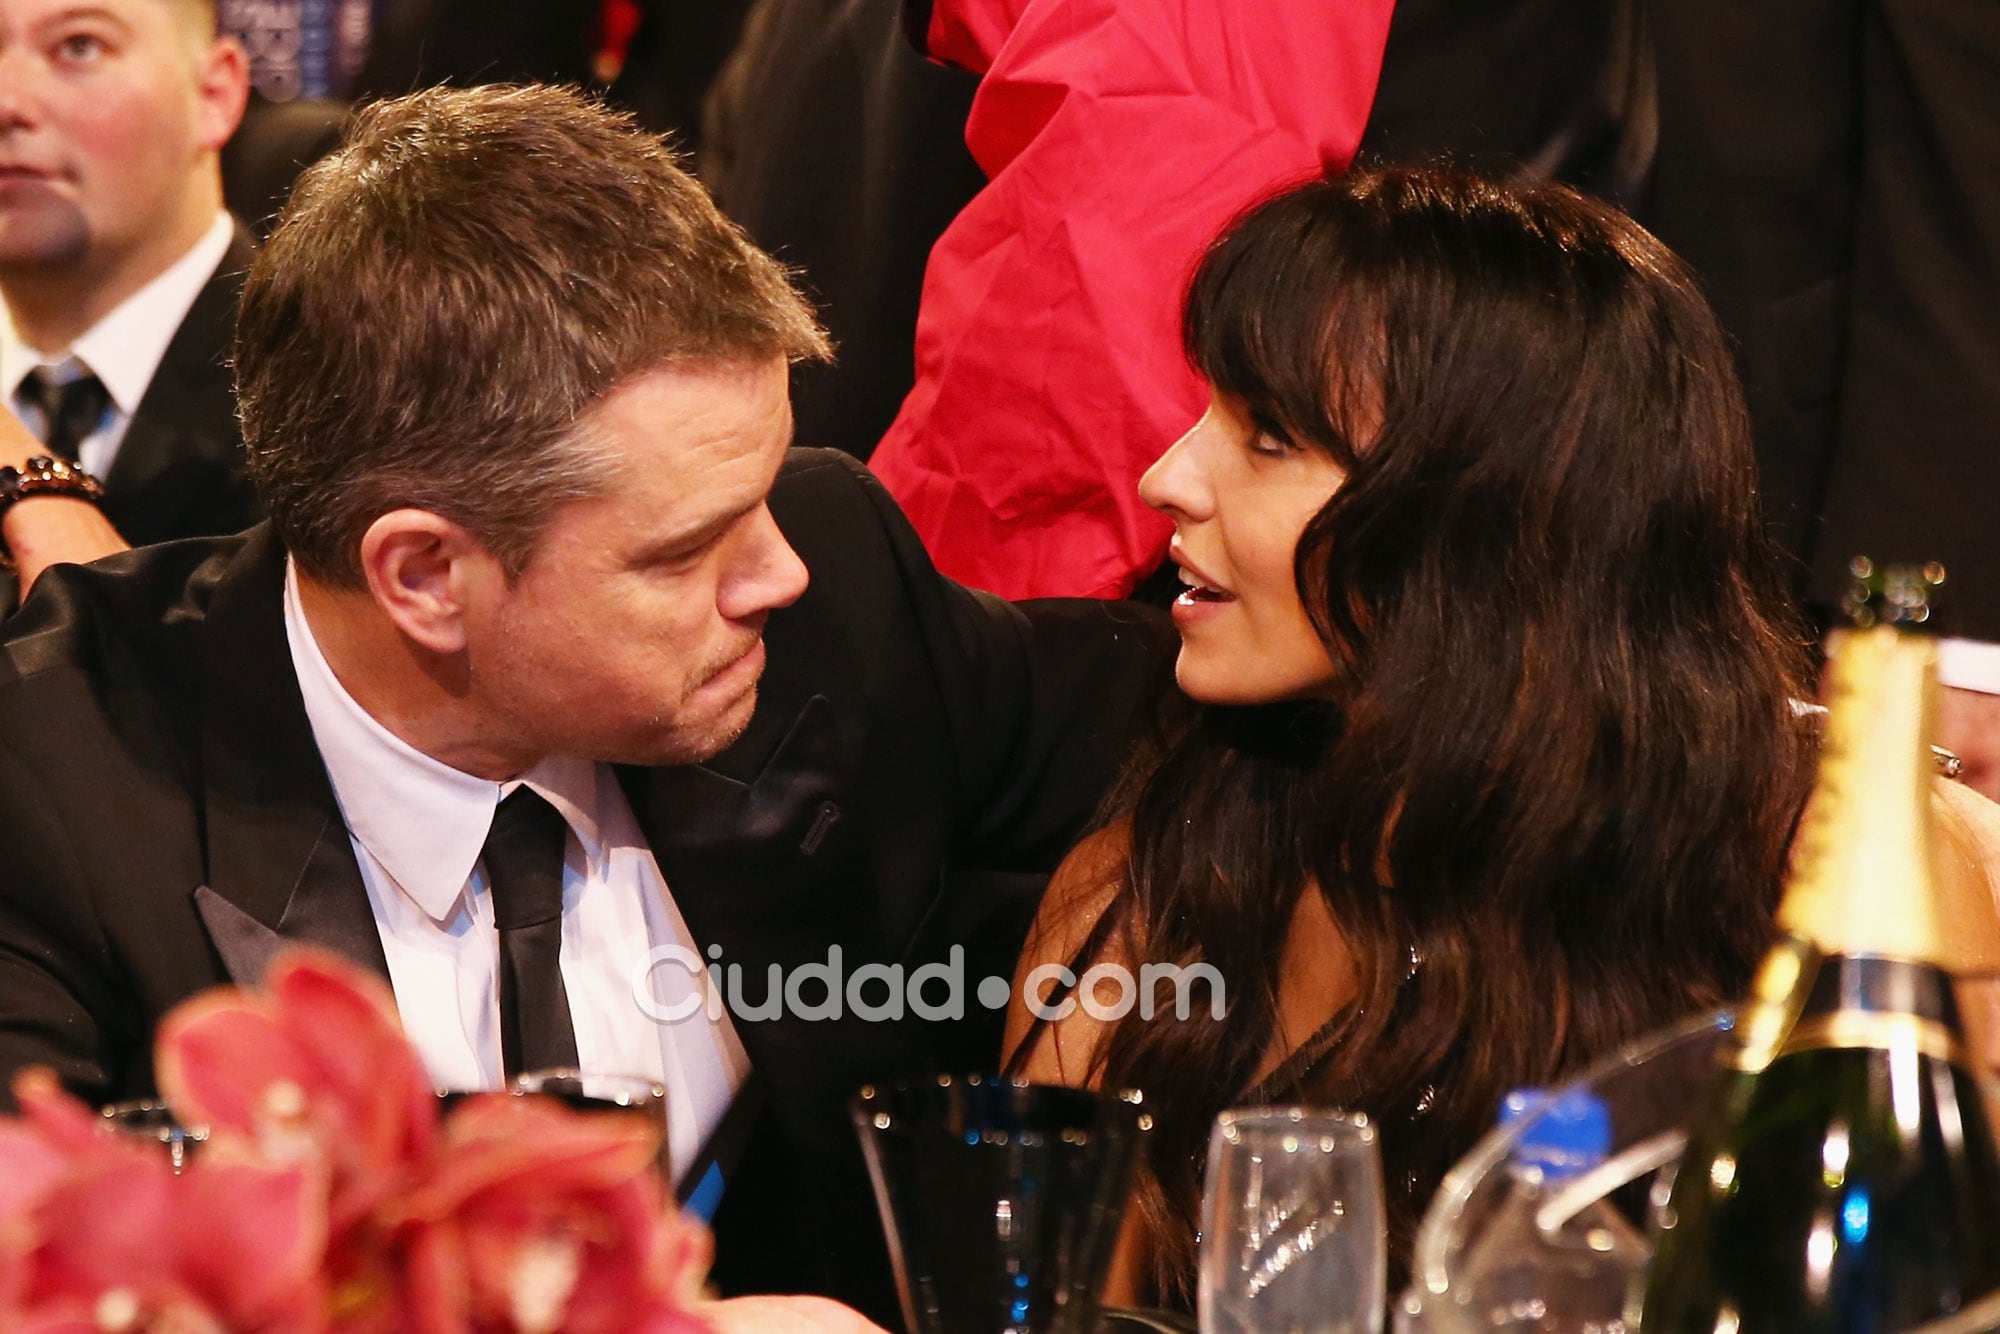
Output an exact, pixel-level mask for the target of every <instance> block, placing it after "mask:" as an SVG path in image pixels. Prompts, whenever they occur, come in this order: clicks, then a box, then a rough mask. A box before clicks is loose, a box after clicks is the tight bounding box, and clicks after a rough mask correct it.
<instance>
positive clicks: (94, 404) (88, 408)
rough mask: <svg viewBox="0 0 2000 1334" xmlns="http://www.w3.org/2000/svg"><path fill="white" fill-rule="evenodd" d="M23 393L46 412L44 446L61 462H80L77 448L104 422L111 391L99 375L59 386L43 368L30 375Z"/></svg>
mask: <svg viewBox="0 0 2000 1334" xmlns="http://www.w3.org/2000/svg"><path fill="white" fill-rule="evenodd" d="M21 392H22V393H23V394H24V395H26V396H27V399H28V401H29V402H31V403H33V404H34V405H35V406H36V407H38V408H40V409H41V410H42V422H43V426H42V443H43V444H44V445H46V446H47V447H48V451H49V453H51V454H53V455H55V456H56V457H57V458H59V459H68V460H69V461H70V462H71V463H75V462H76V460H77V447H78V446H80V445H81V444H82V443H83V441H84V438H85V437H86V436H88V435H89V434H90V433H91V432H92V431H95V430H96V429H97V426H98V423H100V422H102V421H103V420H104V410H105V409H106V408H107V407H109V406H111V391H110V390H108V389H106V388H105V387H104V381H102V380H100V379H98V378H97V377H96V376H95V375H90V374H87V373H86V374H84V375H79V376H77V377H76V378H75V379H73V380H65V381H63V382H62V383H60V384H58V383H56V381H55V380H54V379H53V378H52V377H50V376H49V375H47V374H46V373H44V372H43V371H42V370H41V369H40V368H37V369H36V370H34V371H32V372H30V373H29V375H28V378H27V380H26V382H24V383H23V384H22V386H21Z"/></svg>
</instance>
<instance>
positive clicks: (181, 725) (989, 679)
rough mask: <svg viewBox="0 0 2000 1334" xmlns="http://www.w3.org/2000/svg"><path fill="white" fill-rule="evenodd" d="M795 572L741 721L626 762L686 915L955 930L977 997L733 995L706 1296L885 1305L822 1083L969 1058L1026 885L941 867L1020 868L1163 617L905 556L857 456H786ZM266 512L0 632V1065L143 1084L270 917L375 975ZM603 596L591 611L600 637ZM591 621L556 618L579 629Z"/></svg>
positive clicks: (934, 935)
mask: <svg viewBox="0 0 2000 1334" xmlns="http://www.w3.org/2000/svg"><path fill="white" fill-rule="evenodd" d="M771 507H772V510H773V513H774V514H775V515H776V516H777V519H778V522H779V524H780V526H781V527H782V528H783V529H784V531H785V533H786V535H787V537H788V538H789V539H790V540H791V542H792V543H793V545H794V546H795V547H796V548H797V550H798V551H799V554H800V555H801V557H802V558H803V559H804V560H805V563H806V565H807V568H808V569H809V570H810V571H811V572H812V579H813V582H812V586H811V587H810V588H809V589H808V590H807V592H806V593H805V595H804V596H803V597H802V598H801V599H800V601H799V602H798V603H797V604H796V605H794V606H792V607H790V608H787V609H784V610H781V611H778V612H775V613H773V615H772V617H771V619H770V621H769V624H768V626H767V629H766V639H767V644H768V649H769V667H768V669H767V671H766V674H765V676H764V680H763V684H762V686H761V688H760V694H759V700H758V706H757V710H756V713H755V716H754V718H753V720H752V722H751V723H750V726H749V728H748V730H747V731H746V732H745V734H744V735H743V737H742V738H741V739H740V740H739V741H738V742H737V743H736V744H735V745H734V746H732V747H731V748H730V749H729V750H728V751H726V752H725V753H724V754H722V755H721V756H719V757H718V758H717V759H715V760H714V761H712V762H711V763H709V764H706V765H701V766H686V767H681V768H673V769H653V770H632V771H629V772H626V773H625V774H624V775H623V777H624V780H625V788H626V792H627V795H628V797H629V799H630V801H631V805H632V808H633V812H634V814H635V815H636V816H637V818H638V821H639V824H640V826H641V827H642V828H643V829H644V830H645V831H646V833H647V837H648V839H649V841H650V843H651V846H652V849H653V852H654V854H655V856H656V857H657V859H658V861H659V863H660V867H661V869H662V871H663V872H664V874H665V877H666V881H667V884H668V886H669V888H670V891H671V893H672V895H673V897H674V900H675V902H676V904H677V905H678V907H679V908H680V910H681V912H682V914H683V915H684V916H685V918H686V920H687V922H688V924H689V926H690V928H691V929H692V931H693V933H694V936H695V938H696V939H697V940H698V941H700V942H701V943H702V944H703V945H704V946H705V947H706V946H720V947H721V948H722V951H723V954H722V960H723V961H724V962H725V963H740V964H741V965H743V968H744V970H745V976H746V981H747V993H748V995H749V996H750V997H751V998H752V999H753V1001H754V999H755V998H757V997H761V996H762V994H763V980H764V977H765V972H766V970H767V968H768V967H769V966H770V965H772V964H776V965H778V966H780V967H781V968H784V969H786V970H790V969H793V968H796V967H797V966H799V965H801V964H806V963H813V962H821V963H823V962H824V961H825V960H826V958H827V952H828V948H829V946H832V945H836V944H837V945H839V946H840V947H841V950H842V954H843V965H844V968H845V969H846V970H847V971H848V972H849V973H851V972H852V970H853V969H854V968H856V967H858V966H859V965H861V964H863V963H868V962H878V963H886V964H893V963H902V964H904V965H906V967H912V968H913V967H915V966H917V965H920V964H922V963H925V962H928V961H932V960H942V959H946V958H947V957H948V954H949V951H950V949H951V947H952V946H953V945H964V946H965V947H966V951H967V954H968V956H969V959H968V963H967V968H966V982H965V995H966V1006H967V1011H968V1016H969V1017H979V1018H983V1019H985V1020H986V1022H984V1023H967V1024H927V1023H923V1022H919V1021H916V1020H914V1019H910V1020H908V1021H906V1022H903V1023H868V1022H863V1021H861V1020H859V1019H857V1018H856V1017H854V1016H852V1015H851V1014H850V1015H848V1016H846V1017H845V1018H843V1019H841V1020H835V1021H828V1022H818V1023H815V1022H810V1021H806V1020H802V1019H796V1018H791V1017H787V1018H782V1019H779V1020H776V1021H770V1022H744V1021H742V1020H741V1019H739V1020H738V1024H737V1027H738V1031H739V1033H740V1034H741V1036H742V1039H743V1043H744V1046H745V1048H746V1049H747V1051H748V1052H749V1055H750V1059H751V1062H752V1065H753V1067H754V1068H755V1072H756V1078H757V1079H758V1080H759V1081H760V1083H761V1084H762V1086H763V1088H764V1090H765V1091H766V1093H767V1095H768V1096H767V1100H766V1106H767V1107H768V1115H767V1117H766V1123H765V1124H764V1125H763V1126H761V1127H760V1129H759V1130H758V1132H757V1134H756V1136H755V1139H754V1141H753V1143H752V1145H751V1147H750V1149H749V1151H748V1154H747V1157H746V1165H745V1167H744V1169H743V1170H742V1171H741V1172H740V1173H739V1174H738V1175H737V1176H736V1178H735V1179H734V1181H733V1182H732V1184H731V1186H730V1189H729V1191H728V1194H727V1195H726V1196H725V1199H724V1203H723V1209H722V1213H721V1215H720V1216H719V1217H718V1219H717V1222H716V1227H717V1241H718V1251H719V1263H718V1267H717V1271H716V1273H717V1281H718V1282H719V1283H720V1284H721V1286H722V1287H723V1288H724V1290H725V1291H743V1290H792V1291H818V1292H826V1293H830V1294H832V1295H836V1296H840V1297H842V1298H844V1299H847V1300H850V1301H853V1302H855V1303H857V1304H858V1305H860V1306H862V1307H863V1308H864V1309H867V1310H869V1311H871V1312H873V1313H875V1314H877V1315H880V1316H883V1317H885V1318H892V1317H890V1313H891V1312H892V1311H893V1301H892V1299H891V1297H890V1292H889V1287H888V1276H887V1272H886V1265H885V1262H884V1256H883V1252H882V1243H881V1239H880V1234H879V1231H878V1229H877V1227H876V1225H875V1222H874V1217H873V1207H872V1203H871V1201H870V1199H869V1196H868V1194H867V1190H866V1187H865V1181H864V1178H863V1175H862V1171H861V1165H860V1160H859V1154H858V1151H857V1149H856V1146H855V1142H854V1136H853V1134H852V1131H851V1130H850V1129H849V1127H848V1125H847V1123H846V1118H845V1113H844V1110H843V1107H844V1101H845V1099H846V1098H847V1097H848V1096H850V1095H851V1094H852V1093H853V1092H854V1090H855V1089H856V1088H857V1087H858V1086H859V1085H861V1084H862V1083H864V1082H867V1081H870V1080H880V1079H886V1078H892V1077H895V1076H897V1075H901V1074H908V1073H920V1072H926V1071H935V1070H944V1069H977V1068H990V1067H991V1066H992V1065H993V1064H994V1063H995V1062H996V1059H997V1055H998V1021H999V1018H1000V1016H999V1015H998V1014H988V1013H987V1012H985V1011H983V1010H982V1009H981V1008H980V1006H979V1004H978V1002H977V1000H976V999H975V997H974V993H975V992H976V990H977V985H978V982H979V980H980V978H982V977H984V976H986V975H987V974H988V973H996V972H997V973H1000V974H1003V975H1006V974H1009V973H1010V971H1011V967H1012V964H1013V961H1014V957H1015V954H1016V952H1017V950H1018V947H1019V944H1020V940H1021V936H1022V934H1023V931H1024V930H1025V925H1026V921H1027V916H1028V914H1029V913H1031V912H1032V909H1033V906H1034V904H1033V898H1032V895H1020V896H1014V897H1006V896H997V895H993V894H990V893H967V892H964V888H965V885H966V883H967V882H966V880H965V879H964V878H963V877H962V876H961V874H960V873H961V872H962V871H968V870H972V869H987V870H997V871H1030V870H1040V871H1046V869H1048V868H1049V867H1050V866H1052V865H1053V864H1054V862H1055V861H1056V860H1057V859H1059V858H1060V856H1061V855H1062V853H1063V852H1064V851H1065V850H1066V849H1067V847H1068V846H1069V845H1070V843H1071V841H1072V840H1073V839H1074V838H1075V836H1076V835H1077V833H1078V831H1079V828H1080V826H1081V825H1082V823H1083V822H1084V821H1085V819H1086V818H1087V816H1088V814H1089V812H1090V810H1091V808H1092V806H1093V804H1094V802H1095V801H1096V799H1097V797H1098V794H1099V793H1100V791H1101V790H1102V788H1103V787H1104V785H1105V783H1106V781H1107V780H1108V778H1109V776H1110V774H1111V773H1112V771H1113V768H1114V767H1115V765H1116V764H1117V762H1118V760H1119V758H1120V756H1121V754H1122V751H1123V749H1124V740H1125V735H1126V730H1127V720H1128V719H1130V718H1132V717H1133V716H1135V715H1136V714H1137V713H1138V712H1139V708H1138V706H1139V704H1140V702H1141V701H1143V700H1145V699H1147V698H1148V697H1150V696H1151V695H1152V694H1153V693H1154V691H1155V690H1156V689H1157V686H1158V683H1159V676H1158V669H1159V668H1160V667H1161V666H1162V665H1163V664H1164V662H1165V659H1166V652H1167V649H1168V646H1169V644H1170V643H1171V636H1170V634H1168V633H1167V632H1166V631H1165V628H1164V626H1163V625H1162V624H1161V623H1160V622H1159V621H1157V620H1151V619H1145V620H1142V619H1139V614H1138V613H1136V612H1134V611H1131V610H1128V609H1125V608H1121V607H1116V606H1107V605H1105V604H1098V603H1053V604H1040V605H1035V604H1030V605H1028V606H1027V607H1025V608H1016V607H1013V606H1009V605H1008V604H1005V603H1001V602H999V601H997V600H995V599H991V598H987V597H985V596H984V595H979V594H973V593H969V592H967V591H965V590H963V589H960V588H957V587H956V586H954V585H950V584H948V583H947V582H945V581H944V580H942V579H941V578H939V577H938V576H937V575H936V573H935V571H934V570H932V568H931V566H930V564H929V561H928V559H927V558H926V557H925V556H924V554H923V551H922V549H921V547H920V546H919V545H918V543H917V541H916V539H915V537H914V535H913V534H912V533H911V532H910V530H909V528H908V526H907V524H906V523H905V522H904V521H903V519H902V517H901V515H900V514H899V513H898V512H897V511H896V510H895V508H894V505H893V503H892V502H890V501H889V500H888V498H887V496H886V494H885V493H884V492H882V490H881V488H880V487H879V485H878V484H876V483H875V482H874V481H873V480H872V479H871V478H870V477H869V476H868V475H867V473H866V472H865V470H863V469H861V468H860V467H859V465H857V464H855V463H853V462H852V461H851V460H848V459H846V458H845V457H844V456H841V455H837V454H832V453H826V452H821V451H797V452H795V453H794V455H793V457H792V459H791V460H790V461H789V462H788V464H787V466H786V469H785V471H784V473H783V475H782V476H781V477H780V479H779V482H778V485H777V488H776V490H775V491H774V493H773V495H772V499H771ZM283 564H284V563H283V557H282V552H281V550H280V548H279V546H278V544H277V543H276V541H275V540H274V538H273V535H272V534H271V532H270V531H269V530H268V529H257V530H254V531H253V532H252V533H250V534H248V535H247V536H245V537H242V538H236V539H224V540H213V541H197V542H185V543H176V544H171V545H168V546H164V547H158V548H154V549H151V550H147V551H141V552H135V553H131V554H129V555H126V556H121V557H116V558H113V559H112V560H110V561H107V562H102V563H100V564H98V565H93V566H90V567H63V568H59V569H57V570H55V571H53V572H52V573H51V574H50V575H49V576H47V577H46V579H45V581H44V583H43V585H41V586H38V588H37V590H36V594H35V597H34V598H33V599H32V600H31V602H30V604H29V606H28V607H27V608H25V609H24V610H23V612H22V614H21V615H20V616H19V617H17V618H16V619H15V621H14V622H13V623H12V624H11V625H10V626H9V627H8V631H7V635H6V637H5V640H4V643H0V820H4V821H5V822H6V825H7V830H8V832H7V836H6V838H5V839H4V840H0V1075H10V1074H11V1073H12V1072H13V1071H14V1070H16V1069H18V1068H19V1067H21V1066H22V1065H25V1064H29V1063H35V1062H41V1063H47V1064H50V1065H53V1066H54V1067H55V1068H56V1069H57V1071H58V1073H59V1074H60V1075H61V1076H62V1078H63V1079H64V1080H65V1082H66V1083H68V1084H69V1085H71V1086H72V1087H74V1088H76V1089H78V1090H79V1091H81V1092H82V1093H83V1095H84V1096H86V1097H89V1098H94V1099H100V1100H109V1099H112V1098H121V1097H128V1096H133V1095H136V1094H140V1093H143V1092H146V1091H147V1090H148V1089H150V1087H151V1070H150V1066H149V1057H148V1042H149V1035H150V1031H151V1028H152V1026H153V1024H154V1023H155V1021H156V1020H157V1019H158V1018H159V1016H160V1015H161V1013H162V1012H163V1011H165V1010H166V1009H167V1008H168V1007H170V1006H172V1005H173V1004H174V1003H176V1002H177V1001H179V1000H182V999H184V998H185V997H186V996H188V995H189V994H191V993H193V992H195V991H198V990H200V989H202V988H205V987H208V986H211V985H214V984H216V983H219V982H224V981H228V980H232V979H234V980H238V981H245V980H251V979H254V977H255V976H256V975H257V973H258V972H259V970H260V969H261V967H262V966H263V964H264V963H265V962H267V961H268V959H269V957H270V956H271V954H272V953H273V952H274V951H275V949H276V948H277V947H278V946H280V945H281V944H282V943H283V942H285V941H287V940H300V941H313V942H318V943H320V944H323V945H328V946H331V947H333V948H335V949H338V950H341V951H342V952H343V953H346V954H348V955H349V956H351V957H354V958H356V959H359V960H361V961H363V962H364V963H366V964H368V965H370V966H372V967H373V968H375V969H376V970H377V971H378V972H381V971H385V969H384V964H383V958H382V950H381V944H380V940H379V937H378V935H377V932H376V928H375V925H374V922H373V919H372V917H371V915H370V910H369V906H368V900H367V898H366V895H365V892H364V890H363V887H362V884H361V880H360V877H359V872H358V870H357V867H356V863H355V860H354V856H353V851H352V847H351V844H350V842H349V838H348V835H347V831H346V830H345V828H344V827H343V826H342V824H341V822H340V818H339V812H338V809H337V807H336V805H335V802H334V798H333V795H332V791H331V788H330V786H329V783H328V779H327V776H326V773H325V770H324V767H323V766H322V764H321V763H320V760H319V756H318V752H317V751H316V749H315V748H314V744H313V740H312V735H311V731H310V727H309V724H308V723H307V720H306V716H305V713H304V708H303V705H302V703H301V700H300V696H299V691H298V687H297V683H296V680H295V679H294V677H293V675H292V672H291V668H290V660H289V657H288V653H287V649H286V642H285V637H284V630H283V624H282V617H281V604H280V590H281V586H282V579H283ZM615 632H616V629H615V627H607V628H606V633H615ZM587 649H588V646H582V650H583V651H587Z"/></svg>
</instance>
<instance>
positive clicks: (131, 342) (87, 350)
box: [0, 213, 236, 417]
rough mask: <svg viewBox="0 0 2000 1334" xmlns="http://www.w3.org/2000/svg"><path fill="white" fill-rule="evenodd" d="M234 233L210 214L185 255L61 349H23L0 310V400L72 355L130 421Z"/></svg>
mask: <svg viewBox="0 0 2000 1334" xmlns="http://www.w3.org/2000/svg"><path fill="white" fill-rule="evenodd" d="M235 232H236V222H235V220H234V219H233V218H231V217H230V216H229V214H227V213H218V214H216V215H215V221H214V222H212V223H210V224H209V228H208V230H207V231H206V232H204V233H203V234H202V237H201V239H200V240H199V241H196V242H195V243H194V245H193V246H192V247H191V248H190V249H189V250H188V251H187V253H186V254H184V255H182V256H181V257H180V258H179V259H177V260H175V261H174V262H173V263H172V264H170V265H168V266H167V267H166V268H165V269H163V270H161V271H160V273H159V274H157V275H156V276H155V277H154V278H153V280H152V281H151V282H149V283H147V284H146V285H145V286H144V287H142V288H140V289H139V290H138V291H136V292H134V293H133V294H132V295H131V296H128V297H126V298H125V299H124V300H123V301H121V302H119V303H118V304H117V305H116V306H114V307H112V309H111V310H110V311H109V312H107V313H106V314H105V316H104V318H103V319H101V320H99V321H98V322H97V323H95V324H93V325H91V326H90V328H88V329H86V330H84V332H83V333H82V335H81V336H79V337H78V338H77V340H76V341H75V342H74V343H72V344H70V346H69V347H68V348H66V349H64V348H56V349H39V348H31V347H29V346H28V345H27V344H26V343H24V342H22V341H21V337H20V335H19V334H17V333H16V332H15V331H14V322H13V320H12V319H9V318H5V317H4V316H5V312H4V310H0V397H6V396H10V395H12V394H13V393H14V392H15V391H16V390H17V389H19V388H20V384H21V381H22V380H23V379H25V378H26V377H27V375H28V372H29V371H32V370H34V369H35V367H37V366H51V365H56V364H58V363H60V362H61V361H63V360H64V359H65V358H66V357H71V356H73V357H76V358H77V359H78V360H80V361H82V362H83V364H84V365H86V366H88V367H89V368H90V369H91V371H92V372H93V373H94V374H95V375H96V376H97V378H98V379H100V380H102V381H103V382H104V387H105V389H106V390H107V391H108V392H109V393H110V395H111V401H112V403H113V404H115V405H116V406H117V408H118V411H120V412H121V413H124V414H125V415H126V416H128V417H129V416H131V415H132V413H133V412H135V411H137V410H138V407H139V400H140V399H141V398H143V397H144V396H145V393H146V386H147V385H149V384H151V383H152V381H153V373H154V372H155V371H157V370H159V368H160V358H162V357H164V356H165V355H166V353H167V344H169V343H171V342H172V341H173V340H174V334H175V333H177V332H178V331H179V330H180V327H181V321H183V320H185V319H186V318H187V313H188V309H189V307H191V306H193V305H194V302H195V298H196V297H198V296H200V295H201V289H202V288H203V287H205V286H207V285H208V280H209V279H210V278H213V277H214V276H215V271H216V269H218V268H219V267H221V265H222V257H223V255H224V254H226V253H227V252H228V250H229V242H230V240H231V238H232V237H233V236H234V235H235Z"/></svg>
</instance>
